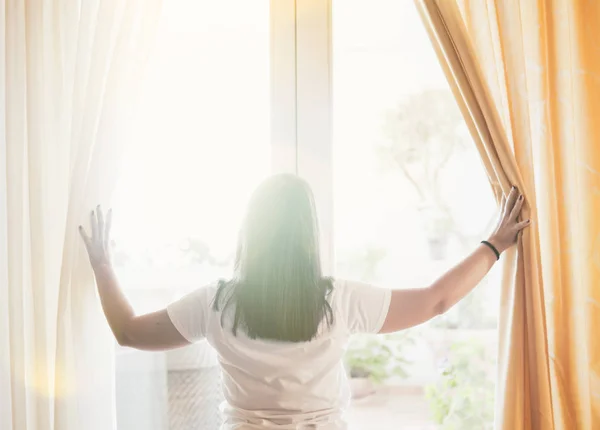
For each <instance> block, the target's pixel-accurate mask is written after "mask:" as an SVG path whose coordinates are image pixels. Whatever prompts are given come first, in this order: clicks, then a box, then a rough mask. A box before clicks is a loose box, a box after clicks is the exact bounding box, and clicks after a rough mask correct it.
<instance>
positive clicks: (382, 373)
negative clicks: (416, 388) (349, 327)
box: [345, 331, 414, 384]
mask: <svg viewBox="0 0 600 430" xmlns="http://www.w3.org/2000/svg"><path fill="white" fill-rule="evenodd" d="M413 344H414V339H413V338H412V336H410V334H409V332H407V331H403V332H400V333H395V334H392V335H385V336H382V335H357V336H354V337H353V338H352V340H351V342H350V345H349V347H348V350H347V351H346V356H345V363H346V368H347V369H348V372H349V373H350V377H352V378H369V379H371V380H372V381H373V382H374V383H376V384H380V383H382V382H384V381H385V380H386V379H388V378H391V377H393V376H398V377H401V378H406V377H407V376H408V374H407V371H406V366H407V365H408V364H410V361H409V360H408V359H406V357H405V350H406V347H408V346H410V345H413Z"/></svg>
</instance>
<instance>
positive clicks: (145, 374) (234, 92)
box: [113, 0, 272, 430]
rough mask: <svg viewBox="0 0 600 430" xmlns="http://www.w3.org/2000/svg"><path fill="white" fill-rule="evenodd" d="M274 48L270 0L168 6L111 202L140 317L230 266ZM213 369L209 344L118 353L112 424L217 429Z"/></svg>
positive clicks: (266, 127) (257, 163)
mask: <svg viewBox="0 0 600 430" xmlns="http://www.w3.org/2000/svg"><path fill="white" fill-rule="evenodd" d="M232 11H235V13H233V12H232ZM269 43H270V42H269V3H268V1H266V0H265V1H253V2H248V1H245V0H220V1H218V2H214V1H200V0H169V1H167V2H165V3H164V5H163V15H162V17H161V22H160V31H159V34H158V37H157V40H156V49H155V50H154V52H153V53H152V56H151V58H150V64H149V68H148V74H147V81H146V82H145V85H144V89H143V91H142V93H141V103H140V110H139V112H138V115H137V118H136V123H135V126H134V129H133V133H132V143H131V145H130V146H129V147H128V148H127V151H128V152H127V155H126V157H125V162H124V165H123V168H122V175H121V178H120V183H119V185H118V187H117V196H116V198H115V202H114V204H113V207H114V211H115V219H114V234H113V236H114V239H115V247H116V249H115V253H114V259H115V264H116V265H117V266H118V269H117V270H118V273H119V277H120V280H121V282H122V284H123V285H124V286H125V288H126V292H127V295H128V297H129V298H130V300H131V301H132V303H133V305H134V307H135V309H136V311H137V312H147V311H152V310H155V309H157V308H160V307H163V306H165V305H166V304H168V303H170V302H171V301H173V300H175V299H176V298H177V297H179V296H181V295H183V294H185V293H186V292H188V291H190V290H192V289H195V288H198V287H200V286H202V285H204V284H207V283H210V282H213V281H215V280H216V279H218V278H220V277H226V276H228V274H229V273H230V272H231V268H232V262H233V256H234V252H235V239H236V229H237V225H238V223H239V221H240V219H241V217H242V215H243V213H242V212H243V209H244V205H245V200H246V199H247V197H248V196H249V193H250V192H251V191H252V190H253V188H254V187H255V186H256V185H257V184H258V183H259V182H260V181H261V180H262V179H263V178H264V177H266V176H267V175H269V173H270V172H271V152H272V151H271V144H270V79H269V77H270V61H269V56H270V53H269V52H270V51H269ZM215 364H216V361H215V358H214V356H213V354H212V351H211V350H210V349H209V348H208V347H207V345H206V344H199V345H194V346H192V347H190V348H183V349H181V350H177V351H172V352H169V353H166V354H165V353H146V352H137V351H134V350H131V349H127V348H118V351H117V357H116V367H117V379H116V383H117V397H118V398H117V405H118V426H119V428H121V429H137V428H140V429H142V428H143V429H146V430H166V429H188V428H206V429H213V428H218V427H219V423H220V418H219V412H218V405H219V402H220V401H221V393H220V385H219V384H220V381H219V372H218V369H217V368H216V367H215ZM140 385H142V389H140Z"/></svg>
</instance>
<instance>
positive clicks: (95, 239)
mask: <svg viewBox="0 0 600 430" xmlns="http://www.w3.org/2000/svg"><path fill="white" fill-rule="evenodd" d="M90 223H91V229H92V236H91V237H90V236H89V235H88V234H87V232H86V231H85V229H84V228H83V227H82V226H79V233H80V234H81V238H82V239H83V243H84V244H85V249H86V250H87V253H88V257H89V258H90V263H91V264H92V268H93V269H94V270H97V269H99V268H101V267H104V266H110V227H111V223H112V210H109V211H108V213H107V215H106V220H105V219H104V214H103V213H102V208H101V207H100V206H99V205H98V207H97V208H96V210H95V211H92V213H91V214H90Z"/></svg>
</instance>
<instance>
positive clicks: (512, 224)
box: [488, 187, 531, 253]
mask: <svg viewBox="0 0 600 430" xmlns="http://www.w3.org/2000/svg"><path fill="white" fill-rule="evenodd" d="M524 202H525V198H524V197H523V195H522V194H520V193H519V190H518V189H517V188H516V187H512V189H511V190H510V193H509V194H508V197H505V198H504V199H502V207H501V209H500V219H499V220H498V225H497V226H496V229H495V230H494V233H493V234H492V235H491V236H490V239H489V240H488V242H490V243H491V244H492V245H494V246H495V247H496V248H497V249H498V251H499V252H500V253H502V252H504V251H506V250H507V249H509V248H510V247H512V246H513V245H515V244H516V243H517V239H518V237H519V232H521V230H523V229H525V228H527V227H529V226H530V225H531V220H529V219H528V220H525V221H518V218H519V215H520V214H521V209H522V208H523V203H524Z"/></svg>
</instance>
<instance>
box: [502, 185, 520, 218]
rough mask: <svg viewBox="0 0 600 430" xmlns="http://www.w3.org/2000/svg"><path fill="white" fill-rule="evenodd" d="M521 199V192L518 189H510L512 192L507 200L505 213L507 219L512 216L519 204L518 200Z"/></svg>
mask: <svg viewBox="0 0 600 430" xmlns="http://www.w3.org/2000/svg"><path fill="white" fill-rule="evenodd" d="M518 197H519V190H518V189H517V187H512V188H511V189H510V192H509V193H508V197H507V198H506V206H505V208H504V210H505V212H504V217H505V218H506V217H507V216H509V215H510V213H511V212H512V210H513V208H514V206H515V203H516V202H517V198H518Z"/></svg>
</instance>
